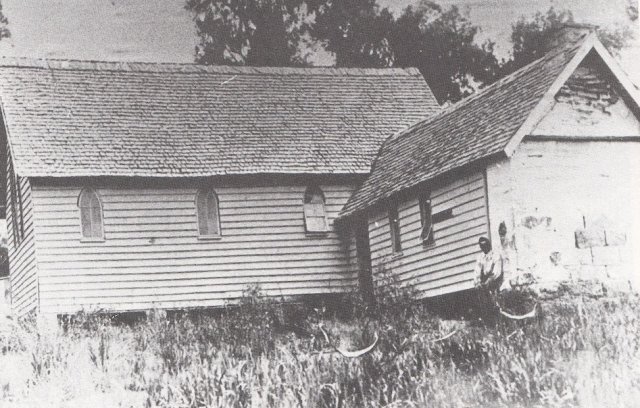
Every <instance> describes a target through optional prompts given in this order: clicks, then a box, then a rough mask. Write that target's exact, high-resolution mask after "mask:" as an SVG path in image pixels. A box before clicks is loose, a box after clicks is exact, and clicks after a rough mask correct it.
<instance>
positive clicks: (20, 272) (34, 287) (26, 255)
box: [7, 177, 38, 316]
mask: <svg viewBox="0 0 640 408" xmlns="http://www.w3.org/2000/svg"><path fill="white" fill-rule="evenodd" d="M20 192H21V195H22V197H21V198H22V206H23V222H24V236H23V239H22V241H20V243H19V244H18V246H17V247H16V245H15V241H14V233H15V231H14V229H13V217H14V214H13V211H12V206H11V205H7V237H8V239H7V242H8V245H9V270H10V273H9V280H10V282H11V307H12V308H13V311H14V312H15V313H16V314H17V315H18V316H23V315H25V314H26V313H28V312H30V311H32V310H34V309H36V308H37V306H38V270H37V265H36V253H35V242H34V228H33V204H32V189H31V185H30V183H29V180H28V179H27V178H26V177H23V178H21V179H20ZM11 199H12V197H11V191H10V189H7V203H10V202H11Z"/></svg>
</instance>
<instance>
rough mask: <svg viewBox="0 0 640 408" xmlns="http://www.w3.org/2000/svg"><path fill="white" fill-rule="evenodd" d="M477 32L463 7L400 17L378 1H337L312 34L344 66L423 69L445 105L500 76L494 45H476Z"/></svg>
mask: <svg viewBox="0 0 640 408" xmlns="http://www.w3.org/2000/svg"><path fill="white" fill-rule="evenodd" d="M477 31H478V29H477V27H475V26H473V25H472V24H471V23H470V21H469V20H468V18H467V17H466V16H464V15H462V14H461V13H460V11H459V10H458V8H456V7H451V8H450V9H448V10H443V9H442V8H441V7H440V6H439V5H437V4H436V3H433V2H431V1H426V0H423V1H422V2H421V3H420V4H419V5H418V7H416V8H413V7H408V8H407V9H405V11H404V13H403V14H402V15H401V16H400V17H399V18H398V19H394V18H393V16H392V15H391V13H390V12H389V11H388V10H387V9H380V8H379V7H378V5H377V4H376V2H375V0H344V1H337V0H334V1H332V2H328V3H327V4H326V5H324V6H322V7H319V8H318V15H317V17H316V23H315V25H314V26H313V27H312V29H311V34H312V36H313V37H314V38H315V39H316V40H318V41H321V42H324V44H325V48H326V50H328V51H330V52H332V53H333V54H334V55H335V58H336V65H338V66H355V67H387V66H400V67H418V68H419V69H420V72H422V74H423V75H424V76H425V79H426V80H427V82H428V83H429V86H430V87H431V89H432V90H433V92H434V94H435V96H436V98H437V99H438V100H439V101H440V102H445V101H457V100H459V99H460V98H462V97H463V96H465V95H467V94H469V93H471V92H472V91H473V90H474V88H475V87H476V86H477V85H482V84H486V83H489V82H491V81H493V80H494V78H495V75H496V72H497V68H498V62H497V60H496V58H495V57H494V56H493V44H491V43H487V44H485V45H484V46H478V45H477V44H475V43H474V38H475V35H476V34H477Z"/></svg>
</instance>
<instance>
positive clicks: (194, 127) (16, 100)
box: [0, 60, 438, 177]
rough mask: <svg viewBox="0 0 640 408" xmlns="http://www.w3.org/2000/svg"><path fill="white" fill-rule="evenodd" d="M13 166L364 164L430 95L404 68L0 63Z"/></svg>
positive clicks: (168, 169) (148, 171) (206, 169)
mask: <svg viewBox="0 0 640 408" xmlns="http://www.w3.org/2000/svg"><path fill="white" fill-rule="evenodd" d="M0 103H1V104H2V111H3V114H4V123H5V126H6V129H7V131H8V139H9V144H10V148H11V153H12V156H13V159H14V161H15V168H16V171H17V173H19V174H20V175H22V176H32V177H73V176H145V177H199V176H212V175H224V174H257V173H263V174H271V173H274V174H293V173H296V174H367V173H368V172H369V171H370V165H371V162H372V160H373V158H374V156H375V154H376V152H377V151H378V149H379V147H380V145H381V144H382V142H383V141H384V140H385V139H386V138H387V137H388V136H389V135H391V134H393V133H395V132H397V131H399V130H400V129H402V128H406V127H407V126H409V125H411V124H413V123H415V122H417V121H419V120H421V119H424V118H425V117H427V116H429V115H431V114H433V113H434V112H435V111H436V110H437V109H438V105H437V102H436V100H435V98H434V97H433V94H432V93H431V91H430V89H429V87H428V86H427V84H426V82H425V81H424V79H423V77H422V75H421V74H420V73H419V71H418V70H416V69H334V68H310V69H301V68H256V67H228V66H199V65H193V64H150V63H110V62H87V61H84V62H83V61H62V60H2V61H0Z"/></svg>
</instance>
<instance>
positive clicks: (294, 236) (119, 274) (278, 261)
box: [33, 185, 356, 313]
mask: <svg viewBox="0 0 640 408" xmlns="http://www.w3.org/2000/svg"><path fill="white" fill-rule="evenodd" d="M320 187H321V189H322V191H323V192H324V195H325V199H326V210H327V215H328V218H329V223H330V226H331V231H330V232H328V233H327V234H325V235H307V234H306V233H305V228H304V219H303V197H304V191H305V188H306V186H304V185H279V186H227V187H216V188H215V191H216V193H217V195H218V198H219V202H220V223H221V232H222V237H221V238H220V239H199V238H198V230H197V223H196V210H195V203H194V200H195V193H196V189H195V188H188V187H186V188H156V187H153V188H145V189H138V188H114V187H108V188H100V187H96V188H95V189H96V191H97V192H98V194H99V196H100V198H101V200H102V205H103V214H104V233H105V241H104V242H81V240H80V225H79V210H78V207H77V198H78V195H79V193H80V189H81V188H80V187H47V186H37V187H34V189H33V190H34V191H33V195H34V209H35V220H36V245H37V248H38V266H39V270H40V271H41V275H40V276H41V280H40V293H41V308H42V310H43V311H45V312H50V313H53V312H55V313H66V312H73V311H76V310H80V309H82V308H84V309H105V310H136V309H149V308H153V307H158V308H182V307H201V306H221V305H224V304H225V303H226V302H228V301H230V300H233V299H237V298H239V297H241V296H242V295H243V291H245V290H246V289H247V288H248V287H249V286H251V285H259V287H260V289H261V290H262V291H263V292H264V293H265V294H267V295H270V296H295V295H307V294H321V293H334V292H340V291H343V290H345V289H349V288H351V287H353V285H354V284H355V283H356V280H355V278H356V275H355V273H354V272H355V271H353V268H352V267H350V265H349V262H350V261H349V255H348V250H347V247H348V245H347V244H345V243H344V242H343V240H342V239H341V238H340V237H339V236H338V234H337V233H336V232H335V231H334V230H333V219H334V218H335V217H336V216H337V214H338V212H339V211H340V209H341V208H342V206H344V204H345V202H346V201H347V199H348V198H349V196H350V194H351V193H352V191H353V189H354V186H349V185H321V186H320Z"/></svg>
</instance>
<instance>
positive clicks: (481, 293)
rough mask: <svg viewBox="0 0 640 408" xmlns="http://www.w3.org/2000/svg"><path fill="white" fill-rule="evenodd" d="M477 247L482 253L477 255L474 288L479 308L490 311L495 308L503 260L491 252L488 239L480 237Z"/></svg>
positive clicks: (502, 270) (494, 252) (501, 280)
mask: <svg viewBox="0 0 640 408" xmlns="http://www.w3.org/2000/svg"><path fill="white" fill-rule="evenodd" d="M478 245H479V246H480V250H481V251H482V253H481V254H480V255H478V258H477V260H476V267H475V286H476V288H477V289H478V297H479V300H480V302H479V303H480V307H481V308H483V309H486V310H483V312H484V311H490V310H494V309H495V308H496V307H497V298H496V296H497V294H498V290H499V289H500V286H502V282H503V280H504V259H503V257H502V255H501V254H500V253H498V252H497V251H493V249H492V247H491V241H490V240H489V238H486V237H481V238H480V239H479V240H478Z"/></svg>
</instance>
